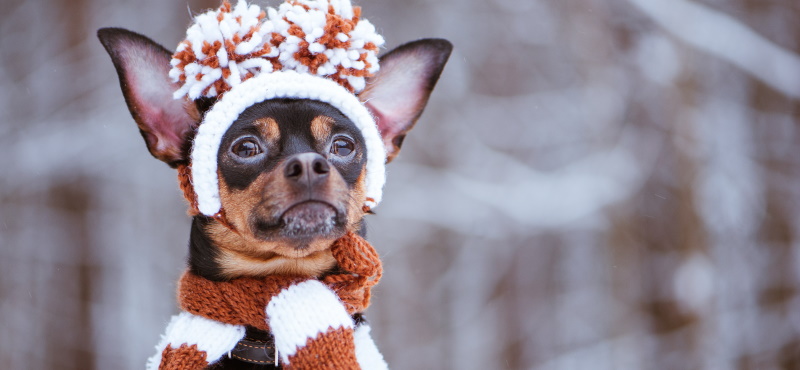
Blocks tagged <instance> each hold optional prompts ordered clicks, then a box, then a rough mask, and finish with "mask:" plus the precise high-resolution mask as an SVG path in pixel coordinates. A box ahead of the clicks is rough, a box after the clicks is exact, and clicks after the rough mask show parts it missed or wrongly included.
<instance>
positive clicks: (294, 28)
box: [169, 0, 386, 216]
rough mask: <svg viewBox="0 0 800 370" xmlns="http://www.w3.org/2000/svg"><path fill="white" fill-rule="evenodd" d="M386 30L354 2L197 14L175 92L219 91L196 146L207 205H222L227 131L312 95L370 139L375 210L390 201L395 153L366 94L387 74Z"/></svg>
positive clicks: (213, 210)
mask: <svg viewBox="0 0 800 370" xmlns="http://www.w3.org/2000/svg"><path fill="white" fill-rule="evenodd" d="M383 42H384V40H383V37H381V36H380V35H379V34H378V33H377V32H376V31H375V27H374V26H373V25H372V24H371V23H369V21H367V20H364V19H361V9H360V8H359V7H354V6H352V5H351V4H350V0H287V1H286V2H285V3H283V4H281V5H280V6H279V7H278V9H274V8H266V10H262V9H261V8H260V7H259V6H258V5H252V4H247V3H246V2H245V1H244V0H239V2H238V3H237V4H236V6H231V4H230V3H229V2H228V1H227V0H226V1H224V2H223V4H222V5H221V6H220V8H219V9H217V10H211V11H208V12H206V13H204V14H201V15H199V16H197V17H195V19H194V24H192V26H191V27H189V29H188V31H187V32H186V40H184V41H182V42H181V43H180V44H179V45H178V49H177V52H176V53H175V54H174V55H173V58H172V61H171V65H172V69H171V70H170V72H169V76H170V77H171V78H172V79H173V81H175V82H176V83H178V84H179V85H181V87H180V88H179V89H178V90H177V91H175V93H174V95H173V97H174V98H175V99H184V98H185V97H188V98H189V99H191V100H196V99H199V98H214V99H216V102H215V103H214V105H213V106H212V107H211V109H209V111H208V112H207V113H206V114H205V117H204V118H203V120H202V122H201V124H200V127H199V128H198V130H197V135H196V136H195V139H194V143H193V146H192V152H191V184H192V187H193V189H194V195H195V200H196V203H197V209H198V210H199V211H200V212H201V213H203V214H204V215H206V216H215V215H217V214H219V213H220V211H221V210H222V205H221V203H220V197H219V184H218V179H217V152H218V151H219V147H220V144H221V141H222V136H223V135H224V134H225V132H226V131H227V130H228V128H229V127H230V126H231V124H233V122H234V121H235V120H236V119H237V118H238V117H239V115H240V114H241V113H242V112H243V111H244V110H245V109H247V108H248V107H250V106H252V105H253V104H257V103H260V102H263V101H266V100H270V99H278V98H293V99H312V100H317V101H321V102H324V103H328V104H330V105H331V106H333V107H334V108H337V109H338V110H339V111H341V112H342V114H344V115H345V116H347V117H348V118H349V119H350V120H352V121H353V122H354V123H355V125H356V127H358V129H359V130H361V133H362V135H363V136H364V140H365V142H366V145H365V146H366V150H367V165H366V184H365V185H366V199H365V202H364V205H365V207H367V208H373V207H375V206H376V205H377V204H378V203H379V202H380V200H381V196H382V191H383V184H384V181H385V167H384V160H385V157H386V154H385V149H384V146H383V141H382V139H381V136H380V133H379V132H378V128H377V126H376V124H375V120H374V118H373V117H372V115H371V114H370V112H369V110H368V109H367V107H366V106H365V105H364V104H362V103H361V101H360V100H359V99H358V96H357V94H358V93H360V92H361V91H363V90H364V88H365V87H366V79H367V78H368V77H370V76H372V75H373V74H374V73H376V72H377V71H378V68H379V66H378V56H377V53H378V48H379V47H380V46H382V45H383Z"/></svg>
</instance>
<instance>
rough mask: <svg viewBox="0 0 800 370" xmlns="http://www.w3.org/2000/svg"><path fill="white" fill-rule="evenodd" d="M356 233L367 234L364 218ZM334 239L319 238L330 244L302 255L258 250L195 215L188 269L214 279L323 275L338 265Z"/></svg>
mask: <svg viewBox="0 0 800 370" xmlns="http://www.w3.org/2000/svg"><path fill="white" fill-rule="evenodd" d="M357 234H358V235H360V236H362V237H363V236H365V234H366V227H365V225H364V223H363V222H362V223H361V228H360V230H359V231H358V232H357ZM333 242H335V239H334V240H321V241H318V242H317V243H326V244H327V245H325V246H324V248H319V249H320V250H321V251H320V252H316V253H313V254H310V255H307V256H303V257H299V258H290V257H285V256H280V255H278V254H275V253H272V252H257V251H255V250H254V248H248V247H252V245H250V246H248V245H247V243H249V241H247V240H244V238H243V237H241V236H240V235H238V234H236V233H235V232H231V230H229V229H228V228H227V227H226V226H224V225H222V224H221V223H219V222H217V221H216V220H214V219H212V218H209V217H205V216H195V217H194V218H193V220H192V226H191V233H190V237H189V261H188V263H189V270H190V271H191V272H192V273H194V274H196V275H198V276H201V277H203V278H206V279H208V280H211V281H227V280H230V279H234V278H237V277H245V276H246V277H262V276H267V275H272V274H280V275H299V276H310V277H320V276H322V275H324V274H325V273H328V272H330V271H332V270H334V269H335V268H336V260H335V259H334V258H333V256H332V254H331V252H330V248H329V247H330V245H331V244H333ZM265 243H266V242H265Z"/></svg>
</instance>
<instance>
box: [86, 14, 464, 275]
mask: <svg viewBox="0 0 800 370" xmlns="http://www.w3.org/2000/svg"><path fill="white" fill-rule="evenodd" d="M98 36H99V37H100V40H101V42H102V43H103V45H104V46H105V47H106V50H107V51H108V52H109V54H110V55H111V57H112V60H113V62H114V65H115V67H116V69H117V73H118V74H119V78H120V84H121V86H122V92H123V95H124V96H125V100H126V102H127V104H128V108H129V109H130V111H131V114H132V115H133V118H134V120H135V121H136V123H137V125H138V127H139V130H140V132H141V134H142V136H143V137H144V139H145V142H146V144H147V147H148V149H149V150H150V153H151V154H152V155H153V156H155V157H156V158H158V159H160V160H162V161H164V162H166V163H168V164H169V165H171V166H173V167H175V166H178V165H187V164H190V163H189V151H190V148H191V141H192V139H193V137H194V134H195V132H196V129H197V127H198V125H199V124H201V122H202V117H203V114H204V112H205V111H207V110H208V109H209V108H210V107H211V106H212V105H213V103H214V102H213V101H207V100H198V101H194V102H192V101H185V100H174V99H172V92H173V91H175V90H176V89H177V85H176V84H174V83H173V82H171V80H170V79H169V77H168V71H169V68H170V64H169V61H170V57H171V54H170V53H169V51H167V50H166V49H164V48H163V47H161V46H159V45H158V44H156V43H155V42H153V41H151V40H150V39H148V38H146V37H144V36H141V35H139V34H136V33H133V32H130V31H126V30H122V29H101V30H100V31H99V32H98ZM451 50H452V46H451V45H450V43H449V42H447V41H445V40H439V39H427V40H419V41H416V42H412V43H408V44H405V45H403V46H400V47H398V48H397V49H395V50H393V51H392V52H390V53H388V54H387V55H385V56H383V57H382V58H381V59H380V64H381V70H380V71H379V72H378V74H377V75H375V76H374V77H372V78H370V79H369V80H368V81H367V88H366V89H365V90H364V91H363V92H362V93H361V94H360V95H359V96H358V98H359V99H360V100H361V101H362V102H363V103H364V105H365V106H366V107H367V108H368V109H369V110H370V112H371V113H372V114H373V116H374V117H375V119H376V123H377V125H378V130H379V131H380V134H381V137H382V139H383V143H384V147H385V149H386V154H387V157H386V159H385V160H386V162H389V161H391V160H392V159H393V158H394V157H395V156H396V155H397V153H398V152H399V150H400V146H401V145H402V142H403V139H404V138H405V136H406V134H407V133H408V131H409V130H410V129H411V128H412V127H413V126H414V124H415V123H416V121H417V119H418V118H419V116H420V114H421V113H422V110H423V109H424V107H425V105H426V103H427V100H428V97H429V96H430V93H431V91H432V90H433V87H434V86H435V84H436V81H437V80H438V78H439V75H440V74H441V72H442V69H443V68H444V64H445V63H446V61H447V59H448V57H449V55H450V51H451ZM217 162H218V171H217V175H218V180H219V181H218V183H219V194H220V201H221V204H222V209H223V210H224V213H225V219H226V222H225V223H222V222H220V221H219V220H216V219H212V218H205V217H203V216H197V217H196V218H195V226H196V227H195V228H196V229H199V233H200V234H201V235H200V236H199V237H198V238H199V239H201V240H197V241H196V240H194V239H195V235H194V232H193V237H192V239H193V240H192V243H191V248H190V265H192V266H193V268H195V267H197V266H205V267H204V268H205V270H207V271H210V272H209V273H208V274H210V275H213V276H214V277H216V278H233V277H237V276H260V275H265V274H270V273H291V274H302V275H318V274H320V273H322V272H324V271H326V270H329V269H330V268H332V267H333V265H334V264H335V261H334V259H333V257H332V256H331V254H330V252H329V250H328V248H329V247H330V246H331V244H332V243H333V241H335V240H336V239H338V238H340V237H341V236H343V235H344V234H345V233H346V232H348V231H352V232H355V231H358V230H360V229H361V228H362V219H363V216H364V210H363V209H362V206H363V204H364V200H365V174H366V163H367V151H366V148H365V143H364V138H363V137H362V134H361V132H360V130H359V129H358V128H357V127H356V125H355V124H354V123H353V122H352V121H351V120H350V119H348V118H347V117H346V116H344V115H343V114H342V113H341V112H339V111H338V110H337V109H335V108H334V107H332V106H331V105H328V104H325V103H322V102H318V101H314V100H298V99H273V100H267V101H264V102H260V103H257V104H254V105H252V106H250V107H249V108H247V109H246V110H245V111H244V112H243V113H241V114H240V115H239V117H238V118H237V119H236V120H235V121H234V123H233V124H232V125H231V127H230V128H229V129H228V131H227V132H226V133H225V134H224V136H223V138H222V141H221V145H220V149H219V152H218V155H217ZM193 230H194V229H193Z"/></svg>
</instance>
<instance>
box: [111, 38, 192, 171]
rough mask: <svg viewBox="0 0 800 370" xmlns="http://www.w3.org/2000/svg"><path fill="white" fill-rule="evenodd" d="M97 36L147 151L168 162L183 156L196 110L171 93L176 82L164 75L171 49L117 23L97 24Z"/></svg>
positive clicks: (167, 70) (171, 162)
mask: <svg viewBox="0 0 800 370" xmlns="http://www.w3.org/2000/svg"><path fill="white" fill-rule="evenodd" d="M97 37H98V38H100V42H102V43H103V46H104V47H105V48H106V51H108V54H109V55H111V60H112V61H113V62H114V67H116V69H117V74H118V75H119V83H120V86H121V87H122V94H123V95H124V96H125V102H126V103H127V104H128V109H129V110H130V111H131V115H132V116H133V119H134V120H135V121H136V124H137V125H138V126H139V131H140V132H141V134H142V137H143V138H144V140H145V143H146V144H147V149H149V150H150V154H152V155H153V156H154V157H156V158H158V159H160V160H162V161H164V162H166V163H167V164H169V165H170V166H172V167H175V166H176V165H177V164H178V163H180V162H183V161H185V160H186V159H187V158H186V157H187V151H188V136H189V134H190V133H191V132H192V130H193V129H194V128H195V127H196V125H197V122H198V120H199V115H200V114H199V112H198V110H197V106H196V105H195V104H194V103H191V102H187V101H186V100H175V99H173V98H172V93H173V92H174V91H175V90H177V89H178V87H179V86H177V84H175V83H173V82H172V81H171V79H170V78H169V76H168V72H169V70H170V68H171V66H170V64H169V62H170V59H171V58H172V53H170V52H169V51H168V50H167V49H165V48H164V47H163V46H161V45H159V44H157V43H155V42H154V41H153V40H150V39H149V38H147V37H145V36H142V35H140V34H138V33H135V32H131V31H128V30H124V29H121V28H102V29H100V30H99V31H97Z"/></svg>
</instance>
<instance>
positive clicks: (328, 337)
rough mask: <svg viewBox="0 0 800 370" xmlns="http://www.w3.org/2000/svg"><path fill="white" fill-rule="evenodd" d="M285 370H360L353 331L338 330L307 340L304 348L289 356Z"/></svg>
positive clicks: (347, 329)
mask: <svg viewBox="0 0 800 370" xmlns="http://www.w3.org/2000/svg"><path fill="white" fill-rule="evenodd" d="M284 368H286V369H331V370H334V369H336V370H341V369H344V370H347V369H354V370H357V369H361V367H360V366H359V365H358V360H357V359H356V347H355V338H354V337H353V329H349V328H341V327H340V328H338V329H330V330H328V331H327V332H325V333H320V334H319V335H317V337H316V338H314V339H311V338H309V339H308V341H306V345H305V347H302V348H300V349H298V350H297V353H295V354H294V355H293V356H289V363H288V364H284Z"/></svg>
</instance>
